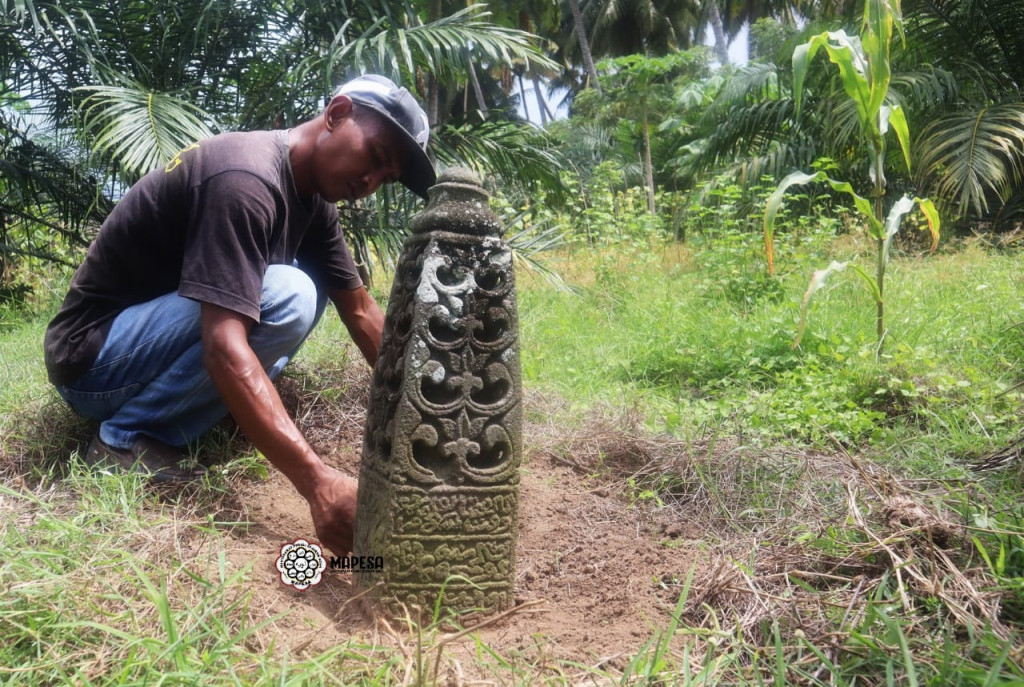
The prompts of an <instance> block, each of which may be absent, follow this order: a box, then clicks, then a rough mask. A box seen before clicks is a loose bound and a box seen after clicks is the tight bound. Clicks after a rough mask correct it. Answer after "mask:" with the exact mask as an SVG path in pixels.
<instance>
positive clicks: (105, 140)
mask: <svg viewBox="0 0 1024 687" xmlns="http://www.w3.org/2000/svg"><path fill="white" fill-rule="evenodd" d="M78 90H81V91H84V92H87V93H89V95H88V96H87V97H86V98H85V99H84V100H83V101H82V104H81V106H80V109H81V113H82V118H83V120H84V122H85V131H86V133H87V134H88V135H89V136H90V137H91V139H92V145H93V150H94V151H96V152H99V153H101V154H105V155H109V156H110V157H111V158H113V160H114V161H115V162H117V164H118V165H119V166H120V167H121V169H122V170H123V171H124V172H125V174H127V175H128V176H130V177H136V178H137V177H140V176H142V175H143V174H145V173H146V172H149V171H150V170H152V169H156V168H157V167H159V166H160V165H162V164H164V163H166V162H167V160H169V159H171V158H172V157H174V155H175V154H177V152H178V151H179V150H181V149H182V148H184V147H185V146H187V145H188V144H189V143H192V142H193V141H196V140H199V139H202V138H207V137H209V136H212V135H213V134H214V132H215V129H214V128H213V127H211V126H210V125H208V124H207V121H209V120H210V116H209V115H207V114H206V113H205V112H203V111H202V110H201V109H199V108H198V107H196V106H195V105H192V104H191V103H188V102H186V101H184V100H181V99H179V98H177V97H175V96H174V95H173V94H169V93H155V92H152V91H149V90H147V89H145V88H143V87H142V86H140V85H138V84H130V85H127V86H83V87H81V88H80V89H78Z"/></svg>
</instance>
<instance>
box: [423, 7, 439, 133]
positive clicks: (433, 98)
mask: <svg viewBox="0 0 1024 687" xmlns="http://www.w3.org/2000/svg"><path fill="white" fill-rule="evenodd" d="M440 18H441V0H430V4H429V5H428V6H427V22H428V23H429V22H433V21H437V20H438V19H440ZM440 90H441V85H440V84H439V83H438V81H437V77H436V76H435V75H434V73H433V72H431V73H430V74H428V75H427V94H426V96H427V123H428V124H430V129H431V131H436V130H437V127H438V126H439V124H440V122H438V110H439V105H440Z"/></svg>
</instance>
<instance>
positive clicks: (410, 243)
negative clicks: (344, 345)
mask: <svg viewBox="0 0 1024 687" xmlns="http://www.w3.org/2000/svg"><path fill="white" fill-rule="evenodd" d="M487 200H488V199H487V194H486V192H485V191H484V190H483V188H482V187H481V186H480V182H479V180H478V179H477V177H476V175H475V174H473V173H472V172H470V171H468V170H465V169H451V170H447V171H445V172H444V173H443V174H441V176H440V178H439V179H438V184H437V185H436V186H434V187H433V188H432V189H431V191H430V202H429V204H428V206H427V209H426V210H425V211H423V212H422V213H420V214H419V215H418V216H417V217H416V218H415V219H414V220H413V225H412V228H413V232H414V233H413V235H412V236H411V237H409V238H408V239H407V240H406V242H405V244H404V246H403V249H402V256H401V258H400V260H399V264H398V268H397V271H396V274H395V282H394V286H393V287H392V290H391V299H390V301H389V302H388V310H387V316H386V323H385V325H384V339H383V343H382V347H381V353H380V358H379V359H378V361H377V365H376V367H375V368H374V373H373V386H372V390H371V395H370V408H369V413H368V416H367V423H366V434H365V438H364V442H363V457H362V466H361V469H360V473H359V501H358V511H357V516H356V532H355V544H354V551H353V553H354V555H356V556H382V557H383V559H384V570H383V573H382V574H360V575H358V576H357V580H358V584H359V586H360V587H362V588H368V587H373V591H372V592H371V596H372V597H374V598H376V599H377V600H378V601H379V602H381V603H383V604H384V606H385V607H388V608H390V609H392V610H397V609H398V608H399V607H400V605H401V604H405V605H406V606H407V607H410V608H411V607H412V606H414V605H418V606H420V607H421V608H422V609H432V608H433V606H434V603H435V601H436V599H437V597H438V595H439V594H440V593H441V591H442V588H443V589H444V596H443V600H442V603H443V605H444V606H446V607H449V608H453V609H456V610H463V611H465V610H471V609H482V610H483V611H485V612H489V611H494V610H497V609H500V608H504V607H508V606H511V605H512V603H513V598H512V585H513V567H514V563H515V547H516V532H517V525H518V502H519V496H518V485H519V463H520V460H521V456H522V386H521V377H520V367H519V344H518V338H519V324H518V318H517V313H516V293H515V279H514V274H513V269H512V254H511V251H510V250H509V247H508V245H507V244H506V243H505V242H504V241H502V240H501V238H500V233H501V226H500V224H499V222H498V220H497V218H496V217H495V215H494V213H492V212H491V210H490V208H489V207H488V204H487ZM453 575H456V576H461V577H462V578H466V579H468V580H471V581H472V582H473V585H476V588H475V587H474V586H473V585H471V584H469V583H468V582H467V581H466V580H464V579H450V580H449V578H450V576H453ZM446 580H448V581H447V584H446ZM380 582H383V584H378V583H380Z"/></svg>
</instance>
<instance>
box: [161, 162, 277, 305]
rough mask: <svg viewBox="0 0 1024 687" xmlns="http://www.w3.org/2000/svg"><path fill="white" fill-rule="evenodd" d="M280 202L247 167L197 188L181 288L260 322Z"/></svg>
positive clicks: (184, 293) (181, 291)
mask: <svg viewBox="0 0 1024 687" xmlns="http://www.w3.org/2000/svg"><path fill="white" fill-rule="evenodd" d="M276 203H277V198H276V196H275V195H274V193H273V192H272V191H271V190H270V189H269V188H268V187H267V185H266V184H264V183H263V181H261V180H260V179H259V178H257V177H256V176H254V175H252V174H250V173H248V172H242V171H229V172H224V173H222V174H219V175H217V176H215V177H212V178H210V179H208V180H207V181H206V183H204V184H203V185H202V186H199V187H196V188H195V189H193V191H192V207H191V209H190V215H191V221H190V223H189V231H188V234H187V236H186V239H185V258H184V262H183V264H182V269H181V281H180V283H179V286H178V294H179V295H181V296H183V297H186V298H192V299H194V300H197V301H201V302H204V303H212V304H214V305H219V306H221V307H223V308H226V309H228V310H231V311H233V312H237V313H239V314H241V315H244V316H246V317H249V318H251V319H253V320H254V321H256V322H259V320H260V297H261V295H262V291H263V277H264V275H265V273H266V271H267V264H268V261H269V256H270V246H271V245H273V234H274V232H275V231H276V229H275V223H274V217H275V216H276V215H277V213H276V210H275V208H276Z"/></svg>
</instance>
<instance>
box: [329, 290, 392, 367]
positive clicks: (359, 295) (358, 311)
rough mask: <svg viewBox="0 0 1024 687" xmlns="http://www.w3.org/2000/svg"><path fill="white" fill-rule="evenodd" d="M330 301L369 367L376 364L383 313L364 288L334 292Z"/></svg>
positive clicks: (382, 330) (382, 328)
mask: <svg viewBox="0 0 1024 687" xmlns="http://www.w3.org/2000/svg"><path fill="white" fill-rule="evenodd" d="M331 300H332V301H334V305H335V307H337V309H338V315H340V316H341V321H342V322H344V323H345V328H346V329H348V333H349V336H351V337H352V341H353V342H354V343H355V345H356V347H357V348H359V351H360V352H361V353H362V354H363V357H364V358H366V362H368V363H369V364H370V366H371V367H373V365H375V364H376V363H377V355H378V354H379V353H380V340H381V336H382V334H383V332H384V313H383V312H381V310H380V307H379V306H378V305H377V302H376V301H375V300H374V299H373V297H372V296H370V292H369V291H367V290H366V289H365V288H363V287H360V288H358V289H352V290H350V291H340V290H339V291H334V292H332V293H331Z"/></svg>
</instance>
